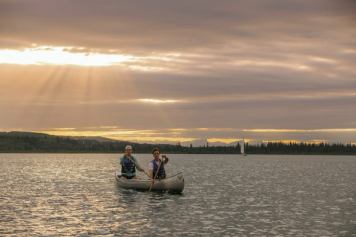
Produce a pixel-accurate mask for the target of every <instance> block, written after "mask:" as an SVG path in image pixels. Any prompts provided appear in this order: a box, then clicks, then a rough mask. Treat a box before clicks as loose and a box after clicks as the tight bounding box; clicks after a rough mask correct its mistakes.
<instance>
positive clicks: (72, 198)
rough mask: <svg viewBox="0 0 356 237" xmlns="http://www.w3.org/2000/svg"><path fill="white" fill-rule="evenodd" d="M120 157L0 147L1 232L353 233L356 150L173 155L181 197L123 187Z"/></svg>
mask: <svg viewBox="0 0 356 237" xmlns="http://www.w3.org/2000/svg"><path fill="white" fill-rule="evenodd" d="M117 157H118V155H113V154H0V236H7V235H9V236H60V235H67V236H92V235H103V236H130V235H132V236H356V157H351V156H281V155H276V156H274V155H269V156H263V155H250V156H247V157H241V156H233V155H169V157H170V163H169V164H168V165H167V167H166V169H167V171H168V173H171V174H172V173H174V172H176V171H180V170H183V171H184V177H185V185H186V186H185V190H184V192H183V194H182V195H171V194H159V193H148V192H136V191H127V190H126V191H125V190H120V189H119V188H118V187H117V185H116V183H115V182H116V181H115V178H114V172H115V170H116V169H117V165H118V161H117ZM137 157H138V159H139V161H140V163H141V164H143V165H144V166H145V167H146V166H147V163H148V161H149V160H150V159H151V155H149V154H146V155H145V154H139V155H137ZM140 176H141V177H144V176H143V175H142V174H140Z"/></svg>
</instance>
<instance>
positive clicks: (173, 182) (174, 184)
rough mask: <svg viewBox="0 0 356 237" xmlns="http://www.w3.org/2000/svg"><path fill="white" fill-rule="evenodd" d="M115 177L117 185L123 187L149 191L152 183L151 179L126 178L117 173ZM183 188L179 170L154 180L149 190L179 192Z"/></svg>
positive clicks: (181, 175)
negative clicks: (171, 174)
mask: <svg viewBox="0 0 356 237" xmlns="http://www.w3.org/2000/svg"><path fill="white" fill-rule="evenodd" d="M115 178H116V181H117V184H118V186H119V187H120V188H123V189H134V190H140V191H149V189H150V187H151V184H152V181H151V180H148V179H147V180H145V179H126V178H124V177H122V176H121V175H120V174H118V173H116V174H115ZM183 189H184V177H183V173H182V172H180V173H177V174H175V175H173V176H170V177H167V178H165V179H162V180H158V179H157V180H155V182H154V184H153V186H152V189H151V190H152V191H158V192H170V193H181V192H183Z"/></svg>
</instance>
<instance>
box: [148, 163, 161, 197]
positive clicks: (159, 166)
mask: <svg viewBox="0 0 356 237" xmlns="http://www.w3.org/2000/svg"><path fill="white" fill-rule="evenodd" d="M162 162H163V161H161V162H159V165H158V169H157V171H156V174H155V176H154V177H153V180H152V183H151V186H150V189H149V190H148V192H151V189H152V186H153V184H154V182H155V179H156V178H157V175H158V171H159V169H160V168H161V164H162Z"/></svg>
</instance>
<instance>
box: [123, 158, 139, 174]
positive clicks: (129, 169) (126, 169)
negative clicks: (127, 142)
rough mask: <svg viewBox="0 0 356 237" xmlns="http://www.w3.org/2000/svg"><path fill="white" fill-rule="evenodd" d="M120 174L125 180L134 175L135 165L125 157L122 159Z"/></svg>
mask: <svg viewBox="0 0 356 237" xmlns="http://www.w3.org/2000/svg"><path fill="white" fill-rule="evenodd" d="M121 174H122V176H124V177H126V178H130V177H131V178H132V177H134V176H135V175H136V166H135V163H134V162H133V161H132V160H131V159H129V158H126V156H124V157H123V159H122V164H121Z"/></svg>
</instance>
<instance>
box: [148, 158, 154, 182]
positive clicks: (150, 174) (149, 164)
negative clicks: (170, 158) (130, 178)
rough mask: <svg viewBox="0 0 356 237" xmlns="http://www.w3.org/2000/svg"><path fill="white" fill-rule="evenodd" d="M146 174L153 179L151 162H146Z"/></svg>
mask: <svg viewBox="0 0 356 237" xmlns="http://www.w3.org/2000/svg"><path fill="white" fill-rule="evenodd" d="M147 173H148V176H150V178H151V179H153V175H154V174H153V164H152V162H150V163H148V172H147Z"/></svg>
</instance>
